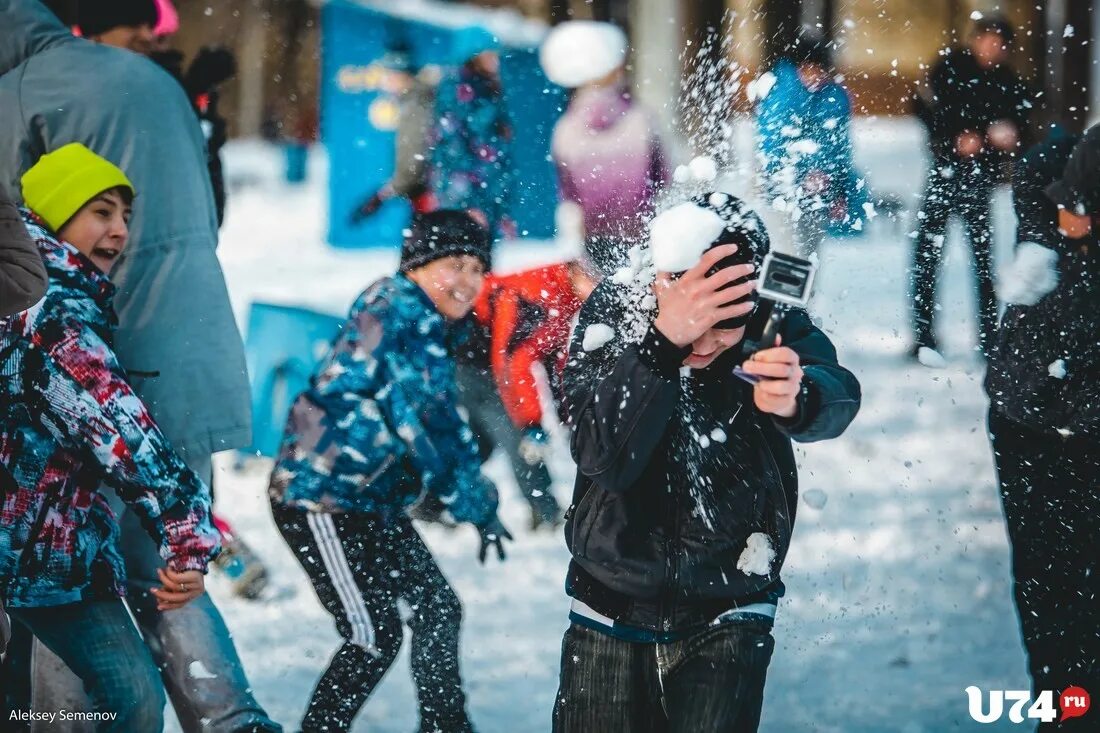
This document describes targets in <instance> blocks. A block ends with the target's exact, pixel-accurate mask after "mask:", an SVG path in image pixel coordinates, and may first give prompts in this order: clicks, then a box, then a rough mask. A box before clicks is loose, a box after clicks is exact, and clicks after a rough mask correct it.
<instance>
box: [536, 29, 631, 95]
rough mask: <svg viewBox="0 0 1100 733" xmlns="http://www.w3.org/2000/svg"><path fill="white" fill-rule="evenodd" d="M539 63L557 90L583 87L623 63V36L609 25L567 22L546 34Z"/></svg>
mask: <svg viewBox="0 0 1100 733" xmlns="http://www.w3.org/2000/svg"><path fill="white" fill-rule="evenodd" d="M539 61H540V62H541V63H542V69H543V71H545V72H546V76H547V77H548V78H549V79H550V81H552V82H554V83H555V84H557V85H558V86H563V87H567V88H570V89H572V88H575V87H580V86H584V85H585V84H589V83H591V82H594V81H596V80H598V79H602V78H603V77H605V76H607V75H608V74H610V73H611V72H612V71H614V70H615V69H617V68H619V67H620V66H622V65H623V63H624V62H625V61H626V34H624V33H623V32H622V30H620V29H619V28H618V27H616V26H614V25H612V24H611V23H603V22H599V21H594V20H569V21H566V22H565V23H562V24H561V25H558V26H557V27H555V28H554V30H552V31H550V35H549V36H547V37H546V41H545V42H544V43H543V44H542V48H541V49H539Z"/></svg>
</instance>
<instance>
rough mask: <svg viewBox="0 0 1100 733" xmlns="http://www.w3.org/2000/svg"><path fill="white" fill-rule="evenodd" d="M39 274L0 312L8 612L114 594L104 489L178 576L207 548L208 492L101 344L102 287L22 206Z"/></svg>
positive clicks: (0, 522)
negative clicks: (36, 285) (17, 306)
mask: <svg viewBox="0 0 1100 733" xmlns="http://www.w3.org/2000/svg"><path fill="white" fill-rule="evenodd" d="M25 221H26V224H27V230H28V232H29V233H30V235H31V237H32V238H33V239H34V240H35V241H36V243H37V245H38V248H39V251H40V252H41V254H42V258H43V259H44V260H45V263H46V272H47V274H48V275H49V278H50V283H49V288H48V290H47V291H46V297H45V298H44V299H43V300H42V301H40V302H39V303H38V304H37V305H35V306H34V307H32V308H31V309H30V310H27V311H24V312H23V313H20V314H18V315H15V316H12V317H11V318H8V319H6V320H0V597H2V598H3V602H4V604H5V605H8V606H11V607H13V608H14V607H33V606H54V605H61V604H66V603H75V602H78V601H81V600H86V599H88V598H90V597H101V596H103V595H106V594H110V593H114V594H117V595H122V594H123V593H124V590H123V582H124V580H125V570H124V566H123V562H122V557H121V555H120V554H119V551H118V548H117V544H116V540H117V538H118V525H117V523H116V521H115V517H114V514H113V513H112V512H111V509H110V508H109V507H108V505H107V500H106V498H105V497H104V496H103V494H102V493H100V491H99V487H100V485H103V484H105V485H107V486H110V487H111V488H113V489H114V490H115V491H116V492H118V494H119V496H120V497H121V498H122V499H123V500H124V501H126V502H127V503H128V504H129V505H130V506H131V507H133V509H134V510H135V511H137V512H138V514H139V515H140V516H141V517H142V519H143V521H144V523H145V526H146V527H147V528H148V529H149V531H150V533H151V534H152V535H153V537H154V539H156V540H157V542H158V543H159V544H160V553H161V556H162V557H164V559H165V560H166V561H167V562H168V565H169V567H171V568H173V569H174V570H177V571H182V570H200V571H203V572H205V570H206V566H207V563H208V562H209V561H210V560H211V559H212V558H213V557H214V556H215V555H216V554H217V552H218V549H219V547H220V545H219V539H218V533H217V531H216V530H215V529H214V526H213V524H212V523H211V520H210V491H209V490H208V489H207V487H206V486H205V485H204V484H203V482H202V481H201V480H200V479H199V478H198V477H197V476H196V475H195V474H194V473H193V472H192V471H191V470H190V469H189V468H187V466H186V465H185V464H184V462H183V460H182V459H181V458H180V457H179V456H178V455H176V453H175V452H174V451H173V450H172V447H171V446H170V445H169V444H168V441H167V440H166V439H165V437H164V436H163V435H162V434H161V432H160V430H159V429H158V428H157V426H156V424H155V423H154V422H153V419H152V418H151V417H150V416H149V413H148V411H147V410H146V409H145V406H144V405H143V404H142V402H141V400H139V399H138V398H137V397H136V396H135V395H134V393H133V391H132V390H131V389H130V385H129V383H128V382H127V380H126V373H125V372H124V371H123V369H122V367H121V366H119V363H118V360H117V359H116V358H115V354H114V352H113V351H112V349H111V338H112V332H113V329H114V325H115V316H114V311H113V310H112V307H111V299H112V296H113V294H114V286H113V285H111V283H110V281H109V280H108V279H107V277H106V275H104V274H102V273H101V272H100V271H99V270H98V269H97V268H96V267H95V265H93V264H92V263H91V262H90V261H89V260H88V259H86V258H85V257H84V256H83V255H81V254H80V253H79V252H78V251H77V250H76V249H75V248H74V247H72V245H70V244H68V243H66V242H59V241H58V240H57V239H56V237H55V236H54V234H53V233H51V232H50V231H48V230H47V229H46V228H45V226H44V225H43V224H42V223H41V222H40V221H39V220H38V219H37V218H35V217H34V216H33V215H32V214H26V215H25Z"/></svg>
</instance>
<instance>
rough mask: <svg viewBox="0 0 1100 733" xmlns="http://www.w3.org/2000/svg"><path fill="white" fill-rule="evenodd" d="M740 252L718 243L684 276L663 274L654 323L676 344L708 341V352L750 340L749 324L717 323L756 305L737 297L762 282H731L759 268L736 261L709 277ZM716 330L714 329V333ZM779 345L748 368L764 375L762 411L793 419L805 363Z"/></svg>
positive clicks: (759, 390) (758, 396) (757, 394)
mask: <svg viewBox="0 0 1100 733" xmlns="http://www.w3.org/2000/svg"><path fill="white" fill-rule="evenodd" d="M736 251H737V245H736V244H727V245H722V246H719V247H713V248H711V249H710V250H708V251H707V252H706V254H704V255H703V257H702V258H701V259H700V260H699V262H698V263H697V264H696V265H695V266H694V267H692V268H691V269H690V270H687V271H686V272H684V273H683V274H682V275H681V276H680V277H678V278H673V276H672V275H671V274H670V273H667V272H659V273H657V279H656V282H655V283H654V292H655V294H656V296H657V304H658V309H659V314H658V316H657V320H656V321H655V322H654V326H655V327H656V328H657V330H658V331H660V332H661V333H662V334H663V335H664V337H665V338H667V339H668V340H669V341H671V342H672V343H673V344H675V345H676V346H679V347H686V346H692V347H693V349H695V350H698V349H699V348H700V346H701V345H704V344H705V346H703V348H704V349H705V350H706V352H709V353H714V352H716V351H718V350H719V349H720V350H722V351H724V350H725V349H728V348H730V347H731V346H735V345H737V344H738V343H740V342H741V340H742V339H743V338H744V336H745V329H744V327H741V328H737V329H733V330H721V329H714V324H716V323H719V322H720V321H723V320H726V319H727V318H737V317H738V316H744V315H746V314H748V313H749V312H751V311H752V309H753V308H754V307H755V304H754V303H753V302H752V301H751V300H746V301H745V302H743V303H736V302H733V301H737V300H740V299H741V298H743V297H745V296H746V295H749V294H750V293H752V291H753V290H755V289H756V284H757V283H756V280H750V281H747V282H744V283H739V284H737V285H732V286H730V283H733V282H735V281H737V280H740V279H742V278H744V277H747V276H749V275H751V274H752V273H753V272H754V271H755V268H754V266H753V265H751V264H750V265H734V266H731V267H725V268H722V269H721V270H719V271H718V272H716V273H713V274H712V275H710V276H709V277H708V276H707V272H708V271H709V270H710V269H711V268H712V267H714V266H715V265H717V264H718V263H719V262H720V261H721V260H722V259H724V258H725V257H729V256H730V255H732V254H733V253H734V252H736ZM727 286H729V287H727ZM712 329H713V330H714V333H713V334H710V333H708V332H710V331H712ZM776 344H777V345H776V346H775V347H773V348H770V349H762V350H760V351H758V352H756V353H755V354H753V355H752V357H751V358H750V359H749V360H748V361H746V362H745V363H744V365H742V368H743V369H744V370H745V371H746V372H748V373H749V374H753V375H756V376H759V377H762V379H761V380H760V381H759V382H757V383H756V384H755V385H754V386H753V401H754V402H755V404H756V407H757V408H758V409H759V410H760V411H761V412H766V413H770V414H772V415H776V416H778V417H782V418H792V417H794V416H795V413H796V412H797V411H798V393H799V391H800V390H801V388H802V367H801V366H800V363H799V358H798V354H797V353H795V352H794V351H793V350H792V349H789V348H787V347H786V346H781V345H779V342H778V341H777V342H776ZM700 355H703V354H700ZM715 356H717V354H715ZM690 358H691V357H690V356H689V359H690Z"/></svg>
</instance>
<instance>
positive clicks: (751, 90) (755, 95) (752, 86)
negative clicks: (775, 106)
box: [745, 71, 775, 102]
mask: <svg viewBox="0 0 1100 733" xmlns="http://www.w3.org/2000/svg"><path fill="white" fill-rule="evenodd" d="M774 86H775V74H773V73H771V72H770V71H765V72H764V73H763V74H761V75H760V76H759V77H758V78H756V79H753V80H752V81H750V82H749V83H748V84H746V85H745V93H746V94H747V95H748V97H749V101H750V102H755V101H757V100H759V99H763V98H764V97H766V96H768V93H769V92H770V91H771V90H772V87H774Z"/></svg>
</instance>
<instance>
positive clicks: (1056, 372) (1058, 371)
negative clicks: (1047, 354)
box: [1047, 359, 1066, 379]
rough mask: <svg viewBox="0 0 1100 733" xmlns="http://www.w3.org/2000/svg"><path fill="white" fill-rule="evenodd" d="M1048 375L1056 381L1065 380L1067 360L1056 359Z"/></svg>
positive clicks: (1048, 369)
mask: <svg viewBox="0 0 1100 733" xmlns="http://www.w3.org/2000/svg"><path fill="white" fill-rule="evenodd" d="M1047 374H1049V375H1050V376H1052V377H1054V378H1055V379H1065V378H1066V360H1065V359H1056V360H1055V361H1053V362H1051V364H1050V366H1048V367H1047Z"/></svg>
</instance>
